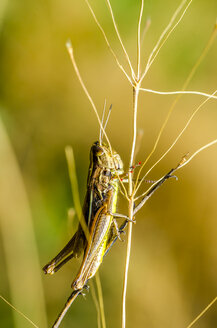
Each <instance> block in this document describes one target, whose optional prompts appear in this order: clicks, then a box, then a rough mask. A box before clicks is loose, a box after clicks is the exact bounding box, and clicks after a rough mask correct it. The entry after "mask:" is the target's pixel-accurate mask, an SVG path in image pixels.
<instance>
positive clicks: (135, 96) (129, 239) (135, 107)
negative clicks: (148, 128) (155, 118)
mask: <svg viewBox="0 0 217 328" xmlns="http://www.w3.org/2000/svg"><path fill="white" fill-rule="evenodd" d="M139 87H140V84H137V85H136V86H135V88H134V89H133V142H132V149H131V155H130V165H129V166H130V167H131V166H132V165H133V161H134V156H135V148H136V137H137V112H138V97H139ZM132 191H133V181H132V173H131V172H129V196H130V197H131V198H130V201H129V218H130V219H131V220H132V219H133V207H134V199H133V198H134V197H133V194H132ZM132 229H133V224H132V222H129V226H128V237H127V252H126V260H125V272H124V284H123V294H122V328H125V327H126V294H127V281H128V272H129V263H130V253H131V243H132Z"/></svg>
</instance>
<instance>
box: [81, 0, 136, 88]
mask: <svg viewBox="0 0 217 328" xmlns="http://www.w3.org/2000/svg"><path fill="white" fill-rule="evenodd" d="M85 2H86V4H87V6H88V8H89V10H90V12H91V14H92V16H93V19H94V20H95V23H96V25H97V26H98V27H99V29H100V31H101V32H102V35H103V37H104V39H105V42H106V44H107V46H108V48H109V50H110V51H111V53H112V55H113V56H114V58H115V61H116V63H117V65H118V67H119V68H120V70H121V71H122V72H123V73H124V75H125V76H126V78H127V79H128V81H129V82H130V84H132V81H131V79H130V77H129V75H128V74H127V72H126V71H125V69H124V68H123V66H122V65H121V64H120V62H119V60H118V58H117V56H116V54H115V52H114V50H113V49H112V47H111V45H110V43H109V41H108V38H107V36H106V34H105V31H104V29H103V28H102V25H101V24H100V23H99V21H98V19H97V18H96V15H95V13H94V11H93V8H92V7H91V5H90V3H89V1H88V0H85Z"/></svg>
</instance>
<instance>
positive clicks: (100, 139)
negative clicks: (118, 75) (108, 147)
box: [99, 99, 106, 146]
mask: <svg viewBox="0 0 217 328" xmlns="http://www.w3.org/2000/svg"><path fill="white" fill-rule="evenodd" d="M105 109H106V99H105V103H104V108H103V112H102V121H101V123H102V125H101V126H100V130H99V144H100V146H101V145H102V138H103V134H102V128H101V127H102V126H103V122H104V116H105Z"/></svg>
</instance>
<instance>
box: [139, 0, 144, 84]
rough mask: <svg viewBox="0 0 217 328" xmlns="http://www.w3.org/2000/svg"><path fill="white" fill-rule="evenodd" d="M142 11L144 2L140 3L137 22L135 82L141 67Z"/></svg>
mask: <svg viewBox="0 0 217 328" xmlns="http://www.w3.org/2000/svg"><path fill="white" fill-rule="evenodd" d="M143 9H144V0H142V2H141V9H140V14H139V22H138V32H137V80H139V77H140V66H141V22H142V15H143Z"/></svg>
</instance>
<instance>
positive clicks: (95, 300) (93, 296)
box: [89, 279, 101, 328]
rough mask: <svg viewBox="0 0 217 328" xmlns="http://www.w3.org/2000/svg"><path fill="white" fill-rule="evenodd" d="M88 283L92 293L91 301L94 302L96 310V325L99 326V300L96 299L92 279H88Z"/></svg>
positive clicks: (99, 327)
mask: <svg viewBox="0 0 217 328" xmlns="http://www.w3.org/2000/svg"><path fill="white" fill-rule="evenodd" d="M89 284H90V290H91V295H92V298H93V302H94V304H95V308H96V312H97V327H98V328H101V316H100V308H99V302H98V299H97V295H96V290H95V286H94V283H93V280H92V279H91V280H90V282H89Z"/></svg>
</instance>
